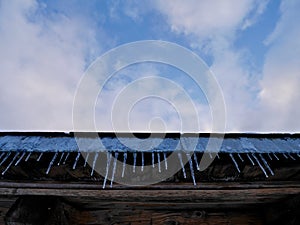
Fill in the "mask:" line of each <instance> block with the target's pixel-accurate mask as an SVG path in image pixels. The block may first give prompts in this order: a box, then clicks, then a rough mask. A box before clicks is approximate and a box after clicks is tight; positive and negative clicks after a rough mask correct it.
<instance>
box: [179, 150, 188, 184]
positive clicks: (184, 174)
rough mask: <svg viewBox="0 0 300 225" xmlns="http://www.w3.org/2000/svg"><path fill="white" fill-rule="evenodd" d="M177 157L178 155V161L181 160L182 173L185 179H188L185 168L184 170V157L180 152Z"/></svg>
mask: <svg viewBox="0 0 300 225" xmlns="http://www.w3.org/2000/svg"><path fill="white" fill-rule="evenodd" d="M177 155H178V159H179V162H180V165H181V169H182V172H183V177H184V178H186V173H185V168H184V165H183V161H182V155H181V153H180V152H178V154H177Z"/></svg>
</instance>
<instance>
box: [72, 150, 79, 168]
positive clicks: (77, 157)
mask: <svg viewBox="0 0 300 225" xmlns="http://www.w3.org/2000/svg"><path fill="white" fill-rule="evenodd" d="M80 154H81V153H80V152H78V153H77V156H76V159H75V162H74V164H73V170H75V169H76V165H77V162H78V160H79V158H80Z"/></svg>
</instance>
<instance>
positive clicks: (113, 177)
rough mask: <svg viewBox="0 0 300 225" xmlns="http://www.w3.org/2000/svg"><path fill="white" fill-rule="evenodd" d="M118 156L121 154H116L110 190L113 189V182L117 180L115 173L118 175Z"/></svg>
mask: <svg viewBox="0 0 300 225" xmlns="http://www.w3.org/2000/svg"><path fill="white" fill-rule="evenodd" d="M118 156H119V153H118V152H115V158H114V164H113V172H112V175H111V180H110V188H112V186H113V182H114V179H115V173H116V169H117V160H118Z"/></svg>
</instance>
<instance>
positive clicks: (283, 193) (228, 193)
mask: <svg viewBox="0 0 300 225" xmlns="http://www.w3.org/2000/svg"><path fill="white" fill-rule="evenodd" d="M0 192H1V194H2V195H8V196H22V195H40V196H65V197H76V196H81V197H87V198H88V197H91V198H94V199H96V200H102V201H115V202H118V201H120V202H121V201H122V202H124V201H125V202H126V201H133V202H154V203H155V202H166V203H171V202H173V203H180V202H193V203H199V204H207V203H209V204H213V203H215V204H231V203H233V204H238V203H239V204H241V205H244V204H265V203H270V202H275V201H278V200H280V199H282V198H286V197H289V196H296V195H299V194H300V188H264V189H249V190H247V189H244V190H240V189H238V190H234V189H231V190H78V189H47V188H43V189H40V188H0Z"/></svg>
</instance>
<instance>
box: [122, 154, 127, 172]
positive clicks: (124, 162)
mask: <svg viewBox="0 0 300 225" xmlns="http://www.w3.org/2000/svg"><path fill="white" fill-rule="evenodd" d="M126 160H127V152H124V154H123V168H122V177H124V174H125V168H126Z"/></svg>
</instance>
